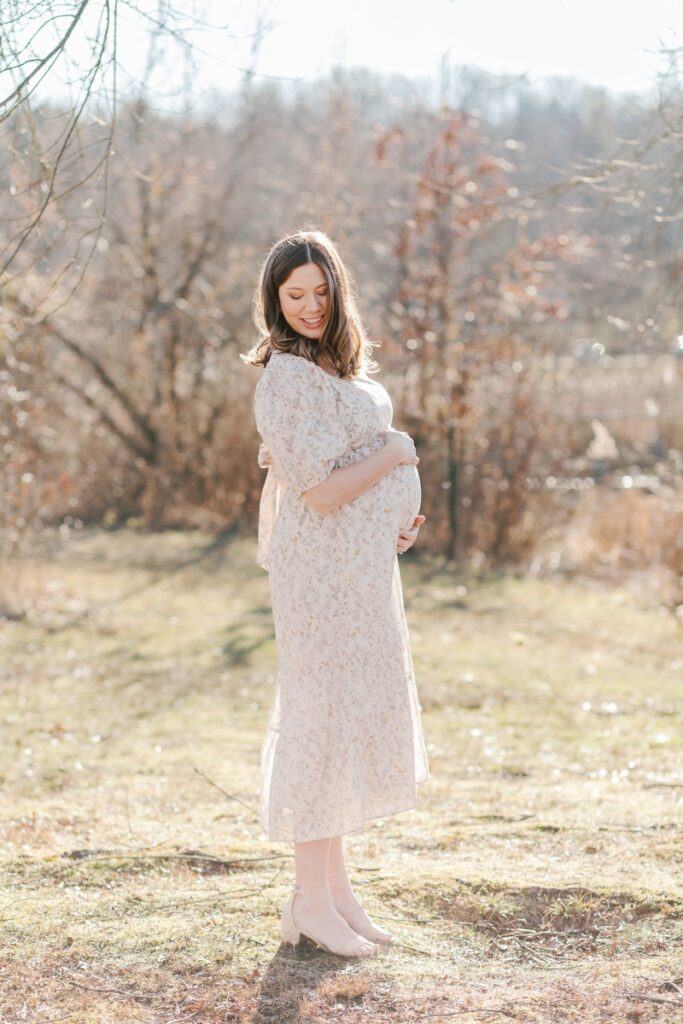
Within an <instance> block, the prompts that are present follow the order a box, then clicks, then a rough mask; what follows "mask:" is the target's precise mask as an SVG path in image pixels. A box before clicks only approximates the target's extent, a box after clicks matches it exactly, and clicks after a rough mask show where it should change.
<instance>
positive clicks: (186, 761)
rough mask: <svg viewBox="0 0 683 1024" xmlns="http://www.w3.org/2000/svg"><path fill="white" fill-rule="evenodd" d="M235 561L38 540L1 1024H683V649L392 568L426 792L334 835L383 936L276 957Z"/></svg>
mask: <svg viewBox="0 0 683 1024" xmlns="http://www.w3.org/2000/svg"><path fill="white" fill-rule="evenodd" d="M254 553H255V548H254V544H253V542H252V541H250V540H234V541H231V542H229V541H223V542H215V541H212V540H211V539H210V538H209V537H207V536H205V535H201V534H191V535H187V534H185V535H183V534H179V533H164V534H160V535H142V534H138V533H136V532H134V531H123V532H120V533H103V532H88V531H81V532H80V533H78V534H76V535H74V536H72V538H69V539H67V540H60V539H57V538H56V537H55V535H53V534H51V535H46V537H45V541H44V543H43V548H42V549H41V548H40V547H37V548H35V549H34V550H33V553H32V558H31V559H30V560H28V559H27V560H26V561H25V563H24V565H23V567H22V570H21V576H20V580H19V581H18V586H19V587H20V595H21V596H22V597H23V599H24V600H26V599H28V598H30V607H31V610H30V612H29V614H28V615H27V616H26V617H24V618H23V619H21V618H20V619H17V620H16V621H11V622H4V623H3V624H2V627H1V628H0V642H1V643H2V665H3V680H2V688H1V690H0V717H1V720H2V737H1V738H2V745H1V749H0V779H1V780H2V783H3V785H2V788H1V790H0V857H1V858H2V863H1V865H0V871H1V882H0V900H1V902H0V933H1V935H2V943H1V945H0V992H1V994H0V1020H2V1021H3V1022H7V1024H14V1022H19V1021H22V1022H24V1021H26V1022H30V1024H37V1022H39V1021H40V1022H43V1021H57V1020H64V1021H69V1022H71V1024H76V1022H78V1024H107V1022H110V1021H112V1022H113V1021H116V1022H117V1024H129V1022H133V1021H135V1022H137V1021H140V1022H165V1024H170V1022H172V1021H173V1022H180V1021H189V1022H194V1021H197V1022H202V1024H204V1022H206V1024H208V1022H218V1021H235V1022H247V1021H248V1022H274V1024H290V1022H298V1021H302V1022H304V1021H306V1022H309V1021H321V1022H322V1021H325V1022H327V1021H340V1022H344V1024H346V1022H355V1021H370V1022H373V1024H374V1022H378V1024H379V1022H392V1024H393V1022H413V1021H423V1020H427V1021H429V1022H434V1024H439V1022H441V1021H450V1020H462V1021H467V1022H470V1021H496V1020H508V1021H519V1022H557V1021H581V1022H590V1024H594V1022H598V1021H610V1022H614V1021H619V1022H621V1021H633V1022H649V1021H665V1022H667V1024H669V1022H671V1021H683V959H682V955H681V954H683V728H682V726H681V712H682V711H683V687H682V686H681V682H682V679H683V631H682V630H681V628H680V626H679V625H677V623H676V621H675V620H674V619H673V618H672V616H670V615H668V614H665V613H660V612H658V611H657V610H655V609H648V608H645V607H639V606H638V604H637V602H636V600H635V599H634V598H633V596H632V595H629V594H627V593H626V592H624V591H619V590H614V589H612V590H606V589H601V588H599V587H597V586H595V585H589V584H587V583H581V582H578V581H575V582H563V581H553V580H538V579H528V578H527V579H522V578H515V577H513V576H500V577H489V578H485V579H479V580H475V579H467V578H465V577H463V576H461V575H454V574H453V573H445V572H443V571H441V570H440V569H439V567H438V566H437V565H436V563H434V562H429V561H428V560H427V561H421V560H419V559H418V558H417V557H413V555H414V552H411V555H410V556H406V557H404V558H403V559H402V560H401V567H402V573H403V581H404V593H405V599H406V610H407V616H408V622H409V625H410V628H411V637H412V641H413V652H414V657H415V667H416V673H417V678H418V686H419V690H420V698H421V702H422V705H423V725H424V730H425V735H426V739H427V742H428V750H429V757H430V767H431V772H432V777H431V779H430V780H429V782H427V783H426V784H424V785H422V786H420V787H419V790H418V797H419V805H418V808H417V809H415V810H412V811H409V812H406V813H403V814H399V815H395V816H393V817H391V818H384V819H378V820H376V821H374V822H372V823H370V824H369V825H368V828H367V830H366V831H364V832H362V833H356V834H354V835H352V836H349V837H347V839H346V850H347V861H348V864H349V871H350V874H351V876H352V881H353V882H354V883H355V888H356V892H357V894H358V895H359V898H360V899H361V900H362V901H363V902H364V903H365V905H366V906H367V909H368V911H369V912H370V913H371V914H372V915H373V916H375V917H376V919H377V920H378V922H379V923H384V924H385V925H387V927H391V928H392V930H393V931H395V933H396V934H397V935H398V937H399V941H398V943H397V944H396V945H395V946H394V947H393V948H392V949H390V950H387V951H384V952H383V953H382V955H381V956H380V957H378V958H373V959H372V960H370V961H362V962H354V961H348V960H344V959H341V958H335V957H332V956H330V955H328V954H326V953H324V952H322V951H320V950H316V949H314V948H313V947H309V948H308V949H307V950H305V951H300V952H297V953H294V952H293V951H292V949H291V947H280V943H279V914H280V909H281V907H282V905H283V903H284V901H285V899H286V896H287V894H288V891H289V887H290V885H291V880H292V873H293V861H292V847H291V846H290V845H289V844H282V843H269V842H267V841H265V840H263V839H262V837H261V834H260V829H259V826H258V823H257V820H256V805H257V799H258V787H259V756H260V744H261V739H262V734H263V730H264V727H265V721H266V715H267V711H268V706H269V701H270V697H271V693H272V688H273V682H274V673H275V671H276V652H275V647H274V640H273V635H272V620H271V613H270V603H269V594H268V586H267V577H266V574H265V573H264V572H263V571H262V570H261V569H259V568H258V567H256V565H255V564H254Z"/></svg>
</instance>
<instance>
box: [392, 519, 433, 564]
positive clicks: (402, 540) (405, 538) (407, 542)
mask: <svg viewBox="0 0 683 1024" xmlns="http://www.w3.org/2000/svg"><path fill="white" fill-rule="evenodd" d="M426 518H427V517H426V516H422V515H419V516H415V518H414V519H413V525H412V527H411V528H410V530H401V532H400V533H399V535H398V544H397V545H396V551H397V553H398V554H399V555H402V554H403V552H404V551H407V550H408V548H411V547H412V546H413V544H414V543H415V541H416V540H417V535H418V532H419V530H420V527H421V526H422V524H423V523H424V522H425V521H426Z"/></svg>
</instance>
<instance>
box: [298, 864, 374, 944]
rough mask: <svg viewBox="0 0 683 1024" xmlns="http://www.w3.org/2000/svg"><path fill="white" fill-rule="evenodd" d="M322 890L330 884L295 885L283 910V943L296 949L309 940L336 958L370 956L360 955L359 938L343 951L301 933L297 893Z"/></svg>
mask: <svg viewBox="0 0 683 1024" xmlns="http://www.w3.org/2000/svg"><path fill="white" fill-rule="evenodd" d="M321 889H329V885H328V883H327V882H325V883H324V885H315V886H312V887H310V888H309V887H306V886H301V885H295V886H294V887H293V888H292V891H291V893H290V896H289V899H288V900H287V902H286V903H285V905H284V907H283V908H282V915H281V921H280V925H281V927H280V931H281V935H282V941H283V942H287V943H289V944H290V945H292V946H294V947H296V946H299V945H302V944H303V940H304V939H308V940H309V941H310V942H314V943H315V944H316V945H317V946H320V947H321V948H322V949H324V950H325V952H327V953H332V954H333V955H335V956H355V957H360V956H370V955H371V954H370V953H360V952H359V951H358V939H357V938H354V939H350V940H349V941H348V942H347V943H345V944H344V945H343V946H342V947H341V949H330V947H329V946H326V945H325V943H324V942H321V940H320V939H315V938H313V936H312V935H307V934H306V933H305V932H302V931H301V929H300V928H299V926H298V925H297V923H296V922H295V920H294V914H293V906H294V898H295V896H296V895H297V893H307V892H319V891H320V890H321ZM377 949H378V947H377V946H376V947H375V950H374V951H375V952H376V951H377Z"/></svg>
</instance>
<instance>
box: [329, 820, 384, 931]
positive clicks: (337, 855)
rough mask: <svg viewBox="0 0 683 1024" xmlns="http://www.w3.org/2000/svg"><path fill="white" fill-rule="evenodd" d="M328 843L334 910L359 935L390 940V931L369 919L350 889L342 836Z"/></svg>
mask: <svg viewBox="0 0 683 1024" xmlns="http://www.w3.org/2000/svg"><path fill="white" fill-rule="evenodd" d="M329 844H330V846H329V859H328V869H327V870H328V877H329V880H330V891H331V893H332V902H333V903H334V906H335V908H336V910H337V911H338V912H339V913H340V914H341V916H342V917H343V918H344V920H345V921H347V922H348V924H349V925H350V926H351V927H352V928H353V930H354V931H356V932H358V934H359V935H364V936H365V938H367V939H370V940H371V941H372V942H390V941H391V933H390V932H388V931H387V930H386V929H385V928H380V927H379V925H376V924H374V923H373V922H372V921H371V920H370V918H369V917H368V915H367V914H366V913H365V911H364V910H363V908H362V906H361V905H360V903H359V902H358V900H357V899H356V897H355V896H354V894H353V892H352V890H351V883H350V881H349V876H348V874H347V872H346V865H345V863H344V846H343V838H342V836H334V838H333V839H331V840H329Z"/></svg>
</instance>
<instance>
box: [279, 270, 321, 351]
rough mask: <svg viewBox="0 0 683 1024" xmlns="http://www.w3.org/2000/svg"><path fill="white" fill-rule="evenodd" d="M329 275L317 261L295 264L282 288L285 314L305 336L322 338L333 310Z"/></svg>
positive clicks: (280, 290) (281, 298) (281, 302)
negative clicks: (330, 307) (327, 275)
mask: <svg viewBox="0 0 683 1024" xmlns="http://www.w3.org/2000/svg"><path fill="white" fill-rule="evenodd" d="M328 291H329V289H328V287H327V278H326V277H325V274H324V273H323V270H322V268H321V267H319V266H318V264H317V263H304V264H303V265H302V266H300V267H295V268H294V270H293V271H292V273H291V274H290V275H289V277H288V278H287V280H286V281H283V283H282V284H281V285H280V287H279V288H278V297H279V299H280V308H281V309H282V315H283V316H284V318H285V320H286V321H287V323H288V324H289V326H290V327H293V328H294V330H295V331H298V333H299V334H303V335H304V337H305V338H320V337H321V335H322V333H323V329H324V327H325V321H326V319H327V316H328V313H329V306H330V297H329V295H328Z"/></svg>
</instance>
